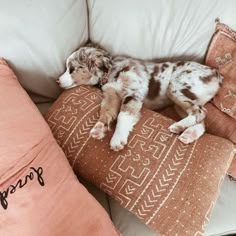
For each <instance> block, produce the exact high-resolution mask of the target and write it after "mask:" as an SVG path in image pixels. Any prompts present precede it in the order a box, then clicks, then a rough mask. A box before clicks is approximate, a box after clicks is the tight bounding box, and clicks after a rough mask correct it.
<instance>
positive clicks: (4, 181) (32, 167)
mask: <svg viewBox="0 0 236 236" xmlns="http://www.w3.org/2000/svg"><path fill="white" fill-rule="evenodd" d="M0 81H1V84H0V110H1V120H0V219H1V220H0V235H4V236H12V235H22V236H23V235H24V236H32V235H33V236H41V235H43V236H67V235H68V236H77V235H94V236H98V235H100V236H104V235H106V236H111V235H114V236H115V235H119V233H118V232H117V231H116V229H115V228H114V226H113V224H112V223H111V221H110V219H109V217H108V215H107V214H106V212H105V210H104V209H103V208H102V207H101V206H100V205H99V204H98V203H97V202H96V200H95V199H94V198H93V197H92V196H91V195H90V194H89V193H88V192H87V190H86V189H85V188H84V187H83V186H82V185H81V184H80V183H79V182H78V180H77V178H76V176H75V175H74V173H73V171H72V169H71V167H70V165H69V163H68V161H67V159H66V157H65V155H64V153H63V152H62V150H61V148H60V147H59V146H58V145H57V143H56V141H55V139H54V138H53V135H52V133H51V132H50V129H49V127H48V125H47V123H46V122H45V120H44V119H43V117H42V116H41V114H40V113H39V112H38V109H37V108H36V106H35V105H34V104H33V103H32V102H31V99H30V98H29V97H28V95H27V94H26V92H25V91H24V90H23V89H22V87H21V86H20V84H19V83H18V81H17V79H16V77H15V75H14V73H13V72H12V71H11V70H10V68H9V67H8V66H7V64H6V62H5V61H4V60H3V59H0Z"/></svg>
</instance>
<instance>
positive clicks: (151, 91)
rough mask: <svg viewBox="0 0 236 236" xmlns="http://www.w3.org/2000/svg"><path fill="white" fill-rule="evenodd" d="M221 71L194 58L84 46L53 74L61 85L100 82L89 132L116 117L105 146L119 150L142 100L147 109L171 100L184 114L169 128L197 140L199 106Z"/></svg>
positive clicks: (102, 130) (100, 133)
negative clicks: (152, 57) (158, 57)
mask: <svg viewBox="0 0 236 236" xmlns="http://www.w3.org/2000/svg"><path fill="white" fill-rule="evenodd" d="M222 80H223V77H222V76H221V75H220V74H219V73H218V72H217V71H216V70H215V69H212V68H210V67H208V66H205V65H201V64H199V63H196V62H190V61H189V62H188V61H186V62H184V61H178V62H165V63H158V64H157V63H154V62H148V61H142V60H137V59H133V58H129V57H123V56H114V57H111V55H110V54H109V53H108V52H107V51H105V50H104V49H102V48H98V47H92V46H85V47H81V48H80V49H79V50H78V51H75V52H74V53H73V54H72V55H70V56H69V58H68V59H67V61H66V72H65V73H64V74H63V75H62V76H61V77H60V78H59V79H58V81H57V82H58V83H59V85H60V87H62V88H64V89H69V88H73V87H75V86H79V85H99V86H100V87H101V89H102V91H103V95H104V98H103V101H102V103H101V109H100V118H99V120H98V121H97V123H96V124H95V126H94V127H93V129H92V130H91V132H90V135H91V136H92V137H93V138H96V139H102V138H103V137H104V136H105V134H106V132H107V131H108V130H109V129H110V125H111V123H112V122H113V121H114V120H116V119H117V124H116V129H115V132H114V134H113V136H112V139H111V141H110V147H111V149H112V150H114V151H119V150H121V149H123V148H124V146H125V145H126V144H127V140H128V136H129V134H130V132H131V131H132V129H133V127H134V125H135V124H136V123H137V122H138V120H139V117H140V110H141V108H142V106H143V105H144V106H145V107H148V108H150V109H152V110H158V109H162V108H164V107H166V106H168V105H170V104H173V103H174V104H175V105H176V106H177V107H178V108H179V109H180V110H182V111H184V112H185V113H186V114H187V115H186V117H185V118H183V119H182V120H180V121H178V122H175V123H173V124H172V125H171V126H170V127H169V130H170V132H172V133H175V134H180V133H181V135H180V136H179V137H178V138H179V140H180V141H181V142H183V143H184V144H189V143H192V142H193V141H195V140H197V139H198V138H199V137H200V136H201V135H202V134H203V133H204V132H205V126H204V118H205V116H206V111H205V110H204V108H203V106H204V105H205V104H206V103H207V102H208V101H210V100H211V99H212V98H213V97H214V96H215V94H216V93H217V91H218V89H219V87H220V83H221V82H222Z"/></svg>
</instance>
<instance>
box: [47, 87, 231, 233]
mask: <svg viewBox="0 0 236 236" xmlns="http://www.w3.org/2000/svg"><path fill="white" fill-rule="evenodd" d="M101 100H102V94H101V91H100V90H98V89H96V88H92V87H86V86H80V87H76V88H73V89H71V90H66V91H64V92H63V93H62V94H61V96H60V97H59V98H58V99H57V101H56V102H55V103H54V105H53V106H52V107H51V108H50V109H49V111H48V112H47V114H46V116H45V118H46V120H47V122H48V124H49V126H50V127H51V130H52V132H53V134H54V137H55V138H56V140H57V142H58V143H59V145H60V146H61V147H62V149H63V150H64V152H65V154H66V156H67V158H68V160H69V162H70V164H71V166H72V167H73V169H74V171H75V172H76V173H77V174H79V175H81V176H82V177H84V178H85V179H87V180H88V181H90V182H92V183H94V184H95V185H97V186H98V187H99V188H101V189H102V190H103V191H105V192H106V193H108V194H109V195H110V196H112V197H113V198H114V199H116V200H117V201H118V202H119V203H120V204H121V205H122V206H123V207H125V208H126V209H128V210H130V211H131V212H132V213H133V214H135V215H136V216H137V217H139V218H140V219H141V220H142V221H143V222H144V223H146V224H147V225H149V226H150V227H152V228H153V229H155V230H156V231H158V232H160V233H161V234H162V235H173V233H175V234H178V235H186V234H188V235H195V234H197V232H198V234H200V232H202V231H203V230H204V227H205V226H206V224H207V220H206V219H209V215H210V214H211V210H212V207H213V206H214V204H215V200H216V198H217V196H218V193H219V187H220V186H221V182H222V179H223V178H224V176H225V172H226V171H227V169H228V166H229V164H230V162H231V160H232V157H233V154H234V152H233V151H234V146H233V144H232V143H231V142H230V141H228V140H226V139H222V138H219V137H216V136H213V135H207V134H206V135H204V136H203V137H201V139H199V140H198V141H197V142H195V143H193V144H191V145H184V144H183V143H181V142H180V141H178V139H177V136H176V135H174V134H172V133H170V132H169V131H168V126H169V125H170V124H171V123H172V122H173V121H172V120H171V119H168V118H166V117H164V116H162V115H161V114H159V113H155V112H153V111H150V110H148V109H145V108H143V109H142V117H141V120H140V121H139V122H138V124H137V125H136V126H135V129H134V131H133V132H132V134H131V136H130V138H129V142H128V145H127V146H126V148H125V149H124V150H122V151H120V152H114V151H111V150H110V148H109V141H110V139H111V136H112V133H113V131H114V129H113V131H111V132H109V133H108V135H107V136H106V137H105V138H104V139H103V140H95V139H93V138H91V137H90V135H89V131H90V129H91V128H92V127H93V126H94V124H95V123H96V121H97V119H98V115H99V107H100V103H101Z"/></svg>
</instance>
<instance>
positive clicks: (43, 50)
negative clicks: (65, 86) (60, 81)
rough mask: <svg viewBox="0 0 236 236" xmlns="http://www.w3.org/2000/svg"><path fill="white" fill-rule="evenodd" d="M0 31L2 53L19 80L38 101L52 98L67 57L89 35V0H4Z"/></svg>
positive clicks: (56, 92)
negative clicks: (56, 81) (87, 2)
mask: <svg viewBox="0 0 236 236" xmlns="http://www.w3.org/2000/svg"><path fill="white" fill-rule="evenodd" d="M0 32H1V37H0V55H1V56H3V57H5V58H6V59H7V60H8V62H9V64H10V65H11V67H12V68H13V70H14V72H15V73H16V75H17V77H18V79H19V81H20V83H21V84H22V85H23V87H24V88H25V89H26V90H27V91H28V92H30V95H31V97H32V98H33V99H34V101H35V102H46V101H50V100H52V98H56V97H57V96H58V95H59V92H60V90H59V88H58V86H57V84H56V83H55V81H54V80H55V79H57V78H58V76H59V75H60V74H61V73H62V72H63V71H64V69H65V60H66V58H67V57H68V56H69V55H70V54H71V53H72V52H73V51H74V50H75V49H77V48H78V47H79V46H80V44H82V43H83V42H85V41H86V40H87V38H88V24H87V5H86V0H67V1H63V2H60V4H58V1H57V0H50V1H37V0H31V1H28V0H21V1H18V0H11V1H2V2H1V14H0ZM42 96H43V97H42ZM44 97H45V98H44Z"/></svg>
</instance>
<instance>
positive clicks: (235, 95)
mask: <svg viewBox="0 0 236 236" xmlns="http://www.w3.org/2000/svg"><path fill="white" fill-rule="evenodd" d="M206 64H207V65H209V66H212V67H215V68H217V69H218V70H219V72H220V73H221V74H222V75H223V76H224V80H223V83H222V87H221V88H220V91H219V93H218V94H217V95H216V96H215V97H214V99H213V104H214V105H215V106H216V107H218V108H219V109H220V110H221V111H222V112H224V113H226V114H228V115H229V116H231V117H233V118H234V119H236V82H235V76H236V32H235V31H234V30H232V29H231V28H230V27H229V26H227V25H225V24H222V23H220V22H219V21H218V22H217V24H216V31H215V33H214V35H213V37H212V39H211V42H210V45H209V48H208V52H207V55H206Z"/></svg>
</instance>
